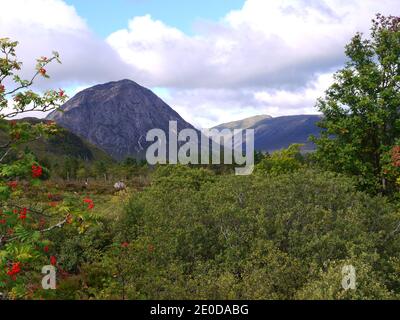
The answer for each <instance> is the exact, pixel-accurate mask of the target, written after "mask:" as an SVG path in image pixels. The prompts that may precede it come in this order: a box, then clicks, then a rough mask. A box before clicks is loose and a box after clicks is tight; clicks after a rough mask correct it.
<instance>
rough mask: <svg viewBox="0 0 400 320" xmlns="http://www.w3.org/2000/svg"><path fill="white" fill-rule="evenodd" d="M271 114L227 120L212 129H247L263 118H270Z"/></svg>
mask: <svg viewBox="0 0 400 320" xmlns="http://www.w3.org/2000/svg"><path fill="white" fill-rule="evenodd" d="M271 118H272V117H271V116H268V115H265V114H264V115H259V116H254V117H250V118H246V119H243V120H238V121H232V122H227V123H222V124H220V125H218V126H216V127H214V128H213V129H218V130H223V129H230V130H234V129H247V128H251V127H253V126H254V125H255V124H256V123H257V122H260V121H262V120H265V119H271Z"/></svg>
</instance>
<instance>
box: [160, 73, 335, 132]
mask: <svg viewBox="0 0 400 320" xmlns="http://www.w3.org/2000/svg"><path fill="white" fill-rule="evenodd" d="M332 75H333V74H332V73H324V74H319V75H318V76H317V78H316V80H315V81H311V82H309V83H308V84H307V85H306V86H305V87H303V88H300V89H299V90H296V91H288V90H281V89H240V90H238V89H179V90H171V91H169V92H168V94H167V95H164V96H163V97H162V98H163V99H164V100H165V101H166V102H167V103H169V104H170V105H173V106H174V108H175V110H177V112H178V113H179V114H181V115H182V117H183V118H184V119H185V120H187V121H189V122H190V123H192V124H193V125H194V126H196V127H198V128H209V127H212V126H215V125H216V124H220V123H224V122H229V121H235V120H240V119H243V118H246V117H249V116H253V115H259V114H268V115H271V116H274V117H276V116H283V115H296V114H317V113H318V112H317V110H316V109H315V108H314V106H315V103H316V100H317V99H318V98H319V97H321V96H322V94H323V92H324V91H325V90H326V89H327V88H328V87H329V86H330V84H331V83H332V81H333V77H332Z"/></svg>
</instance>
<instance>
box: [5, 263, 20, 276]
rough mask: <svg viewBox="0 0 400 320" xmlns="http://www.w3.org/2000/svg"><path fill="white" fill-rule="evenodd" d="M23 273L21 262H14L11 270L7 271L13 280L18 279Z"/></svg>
mask: <svg viewBox="0 0 400 320" xmlns="http://www.w3.org/2000/svg"><path fill="white" fill-rule="evenodd" d="M20 272H21V262H14V263H13V264H12V265H11V268H9V269H8V270H7V274H8V275H9V276H10V277H11V278H12V279H13V280H15V279H16V276H17V274H18V273H20Z"/></svg>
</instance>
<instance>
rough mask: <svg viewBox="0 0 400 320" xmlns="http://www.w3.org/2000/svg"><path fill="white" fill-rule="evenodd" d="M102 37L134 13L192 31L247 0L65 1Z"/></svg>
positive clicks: (119, 26)
mask: <svg viewBox="0 0 400 320" xmlns="http://www.w3.org/2000/svg"><path fill="white" fill-rule="evenodd" d="M66 3H68V4H70V5H73V6H74V7H75V9H76V10H77V12H78V14H79V15H80V16H82V17H84V19H85V20H86V21H87V23H88V24H89V26H90V27H91V28H92V30H94V31H95V32H96V33H97V34H98V35H99V36H102V37H106V36H108V35H109V34H110V33H112V32H113V31H115V30H118V29H122V28H125V27H126V24H127V21H128V20H130V19H132V18H133V17H135V16H144V15H146V14H150V15H151V16H152V17H153V18H154V19H156V20H161V21H163V22H164V23H166V24H168V25H169V26H172V27H176V28H178V29H180V30H182V31H183V32H185V33H187V34H193V32H194V26H195V24H196V22H197V21H199V20H211V21H213V20H214V21H215V20H219V19H220V18H222V17H223V16H225V15H226V14H227V13H228V12H229V11H231V10H236V9H240V8H241V7H242V6H243V4H244V0H196V1H190V0H112V1H111V0H66Z"/></svg>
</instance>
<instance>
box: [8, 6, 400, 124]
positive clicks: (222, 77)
mask: <svg viewBox="0 0 400 320" xmlns="http://www.w3.org/2000/svg"><path fill="white" fill-rule="evenodd" d="M0 8H1V10H0V37H10V38H12V39H15V40H18V41H19V42H20V47H19V57H20V58H21V59H22V60H23V61H24V63H25V66H26V69H25V70H26V72H27V73H28V72H31V71H32V69H30V68H29V66H30V65H34V61H35V58H36V57H39V56H42V55H49V54H50V53H51V52H52V50H57V51H58V52H59V53H60V55H61V58H62V61H63V64H62V65H54V66H51V67H49V70H48V72H49V73H50V74H51V75H52V81H45V82H43V81H40V82H39V83H38V84H37V86H38V89H39V90H43V89H45V88H48V87H49V88H50V87H51V88H54V87H56V88H59V87H62V88H66V89H67V92H68V93H69V94H70V95H73V94H74V93H76V92H78V91H79V90H81V89H83V88H86V87H88V86H91V85H94V84H98V83H104V82H108V81H113V80H120V79H124V78H128V79H131V80H134V81H136V82H138V83H139V84H141V85H144V86H146V87H149V88H151V89H152V90H153V91H154V92H155V93H157V94H158V95H159V96H160V97H161V98H163V99H164V100H165V101H166V102H167V103H168V104H170V105H171V107H173V108H174V109H175V110H176V111H178V112H179V113H180V114H181V115H182V116H183V117H184V118H185V119H186V120H187V121H189V122H191V123H192V124H194V125H196V126H198V127H210V126H212V125H216V124H218V123H221V122H227V121H231V120H238V119H241V118H244V117H248V116H253V115H258V114H269V115H272V116H280V115H290V114H311V113H316V112H317V111H316V110H315V108H314V104H315V100H316V98H318V97H319V96H321V95H323V92H324V90H326V89H327V87H328V86H329V84H330V83H331V81H332V73H333V72H334V71H335V70H337V69H338V68H340V67H341V66H342V65H343V63H344V61H345V57H344V55H343V49H344V46H345V44H346V43H348V42H349V40H350V38H351V37H352V35H354V34H355V32H357V31H361V32H365V33H366V34H368V30H369V27H370V22H371V19H372V18H373V17H374V15H375V13H377V12H381V13H383V14H393V15H400V6H399V2H398V0H379V1H377V0H112V1H111V0H0Z"/></svg>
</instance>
